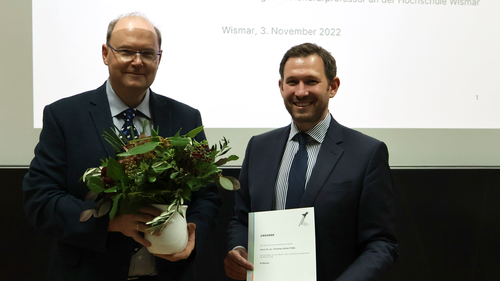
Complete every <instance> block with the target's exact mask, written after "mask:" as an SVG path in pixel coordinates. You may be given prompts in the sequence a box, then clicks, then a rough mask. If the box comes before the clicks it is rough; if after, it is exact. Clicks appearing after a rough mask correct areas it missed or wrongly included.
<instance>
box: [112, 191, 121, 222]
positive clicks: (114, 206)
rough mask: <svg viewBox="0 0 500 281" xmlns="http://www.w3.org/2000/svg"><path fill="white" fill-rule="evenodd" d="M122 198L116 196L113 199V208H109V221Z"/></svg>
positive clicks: (119, 195)
mask: <svg viewBox="0 0 500 281" xmlns="http://www.w3.org/2000/svg"><path fill="white" fill-rule="evenodd" d="M121 197H122V195H121V194H117V195H116V196H115V198H113V207H112V208H111V211H110V212H109V219H110V220H112V219H113V218H114V217H115V215H116V211H118V205H119V204H120V198H121Z"/></svg>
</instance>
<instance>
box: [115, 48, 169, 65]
mask: <svg viewBox="0 0 500 281" xmlns="http://www.w3.org/2000/svg"><path fill="white" fill-rule="evenodd" d="M106 45H107V46H108V47H110V48H111V50H113V51H115V52H116V55H117V56H118V57H119V58H120V59H121V60H122V61H123V62H130V61H132V60H134V59H135V57H136V55H137V54H139V56H140V57H141V60H142V61H143V62H145V63H150V62H156V60H157V59H158V56H159V55H161V51H160V52H159V53H157V52H156V51H134V50H129V49H120V50H117V49H115V48H113V47H111V46H110V45H109V44H106Z"/></svg>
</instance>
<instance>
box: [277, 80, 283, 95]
mask: <svg viewBox="0 0 500 281" xmlns="http://www.w3.org/2000/svg"><path fill="white" fill-rule="evenodd" d="M278 86H279V87H280V93H281V96H283V83H281V79H280V80H279V82H278Z"/></svg>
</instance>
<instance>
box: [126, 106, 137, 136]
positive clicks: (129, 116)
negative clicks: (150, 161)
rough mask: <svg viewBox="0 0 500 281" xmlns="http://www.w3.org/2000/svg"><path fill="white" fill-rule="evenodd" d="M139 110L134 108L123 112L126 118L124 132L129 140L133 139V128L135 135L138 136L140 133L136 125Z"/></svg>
mask: <svg viewBox="0 0 500 281" xmlns="http://www.w3.org/2000/svg"><path fill="white" fill-rule="evenodd" d="M136 113H137V110H135V109H133V108H129V109H126V110H124V111H123V112H122V116H123V119H125V124H123V127H122V132H123V134H125V137H127V139H128V140H132V130H134V136H135V137H137V136H139V134H138V133H137V130H136V129H135V126H134V117H135V114H136Z"/></svg>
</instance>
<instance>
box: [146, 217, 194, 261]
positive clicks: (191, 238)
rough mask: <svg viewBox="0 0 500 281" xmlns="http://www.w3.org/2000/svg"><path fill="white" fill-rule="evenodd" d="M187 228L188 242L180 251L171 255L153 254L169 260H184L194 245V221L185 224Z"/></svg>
mask: <svg viewBox="0 0 500 281" xmlns="http://www.w3.org/2000/svg"><path fill="white" fill-rule="evenodd" d="M187 229H188V243H187V245H186V248H184V250H183V251H182V252H179V253H175V254H172V255H159V254H155V256H157V257H159V258H162V259H166V260H169V261H178V260H185V259H187V258H189V256H190V255H191V252H192V251H193V250H194V245H195V238H196V235H195V230H196V224H194V223H191V222H190V223H188V224H187Z"/></svg>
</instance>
